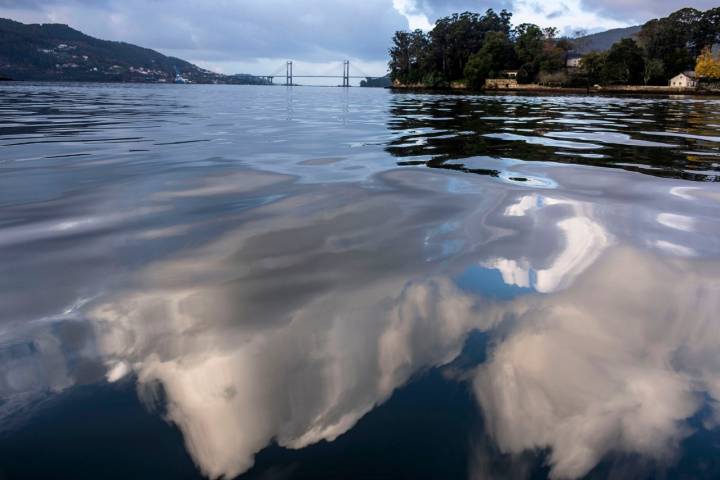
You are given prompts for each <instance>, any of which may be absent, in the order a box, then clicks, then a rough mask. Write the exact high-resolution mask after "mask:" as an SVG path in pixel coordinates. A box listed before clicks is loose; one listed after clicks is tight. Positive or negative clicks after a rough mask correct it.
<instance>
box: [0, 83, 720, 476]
mask: <svg viewBox="0 0 720 480" xmlns="http://www.w3.org/2000/svg"><path fill="white" fill-rule="evenodd" d="M0 88H1V90H0V152H2V153H1V155H0V312H1V316H0V322H2V323H0V477H2V478H202V477H203V476H209V477H221V476H224V477H225V478H233V477H235V476H238V475H240V476H241V478H278V479H279V478H351V479H352V478H358V479H359V478H363V479H365V478H413V479H418V478H463V479H465V478H473V479H481V478H545V477H547V476H552V477H554V478H567V477H570V478H575V477H578V478H579V477H583V476H588V477H591V478H605V477H609V476H618V477H622V478H626V477H639V478H642V477H648V478H652V477H657V476H663V475H664V476H666V477H669V478H676V477H688V478H697V477H708V478H710V477H717V476H718V475H720V461H719V460H718V459H719V458H720V455H719V454H720V428H718V421H719V420H720V407H718V405H719V403H718V402H719V401H720V349H719V348H718V347H720V323H718V321H719V320H718V318H717V312H718V310H719V308H720V236H719V235H718V233H720V186H719V184H718V183H717V180H718V178H720V177H718V175H719V174H720V101H718V100H712V99H692V98H682V97H678V98H610V97H607V98H586V97H580V96H578V97H573V96H565V97H521V96H518V97H510V96H488V97H479V96H478V97H471V96H441V95H438V96H434V95H420V94H393V93H390V92H388V91H384V90H374V89H367V90H366V89H357V88H355V89H350V90H343V89H330V88H297V87H295V88H291V89H286V88H284V87H277V88H269V87H229V86H228V87H224V86H138V85H132V86H104V85H97V86H75V85H38V86H33V85H12V84H9V85H3V86H2V87H0ZM428 167H432V168H428Z"/></svg>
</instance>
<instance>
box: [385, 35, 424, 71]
mask: <svg viewBox="0 0 720 480" xmlns="http://www.w3.org/2000/svg"><path fill="white" fill-rule="evenodd" d="M427 47H428V39H427V36H426V35H425V34H424V33H423V32H422V30H415V31H414V32H395V35H394V36H393V46H392V47H391V48H390V62H389V63H388V65H389V67H390V77H391V78H392V79H393V80H398V81H400V82H418V81H420V79H421V78H422V76H423V74H424V73H423V70H424V67H425V65H424V63H425V55H426V51H427Z"/></svg>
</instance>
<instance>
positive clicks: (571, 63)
mask: <svg viewBox="0 0 720 480" xmlns="http://www.w3.org/2000/svg"><path fill="white" fill-rule="evenodd" d="M581 61H582V55H578V54H576V53H571V54H570V55H568V57H567V60H566V61H565V66H566V67H567V68H580V62H581Z"/></svg>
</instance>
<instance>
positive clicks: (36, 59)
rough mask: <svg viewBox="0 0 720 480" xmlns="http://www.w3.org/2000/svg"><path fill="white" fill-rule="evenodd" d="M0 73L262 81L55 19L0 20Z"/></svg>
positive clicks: (21, 76) (74, 77)
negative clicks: (99, 35) (88, 32)
mask: <svg viewBox="0 0 720 480" xmlns="http://www.w3.org/2000/svg"><path fill="white" fill-rule="evenodd" d="M0 77H6V78H11V79H13V80H28V81H87V82H138V83H171V82H175V81H178V82H181V83H227V84H267V83H268V81H267V80H265V79H261V78H258V77H253V76H251V75H247V74H238V75H223V74H220V73H215V72H211V71H209V70H206V69H203V68H200V67H198V66H197V65H194V64H192V63H190V62H188V61H186V60H182V59H180V58H176V57H171V56H167V55H164V54H162V53H160V52H158V51H156V50H152V49H150V48H145V47H141V46H138V45H134V44H131V43H127V42H118V41H112V40H102V39H98V38H95V37H91V36H89V35H86V34H85V33H83V32H81V31H79V30H76V29H74V28H72V27H70V26H68V25H64V24H60V23H45V24H37V23H34V24H25V23H21V22H17V21H15V20H11V19H7V18H0Z"/></svg>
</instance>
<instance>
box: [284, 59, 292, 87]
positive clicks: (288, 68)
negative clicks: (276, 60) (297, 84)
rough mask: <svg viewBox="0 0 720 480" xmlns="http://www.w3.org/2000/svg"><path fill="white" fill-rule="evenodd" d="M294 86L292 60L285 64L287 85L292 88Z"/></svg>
mask: <svg viewBox="0 0 720 480" xmlns="http://www.w3.org/2000/svg"><path fill="white" fill-rule="evenodd" d="M292 84H293V72H292V60H288V61H287V63H285V85H288V86H292Z"/></svg>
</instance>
